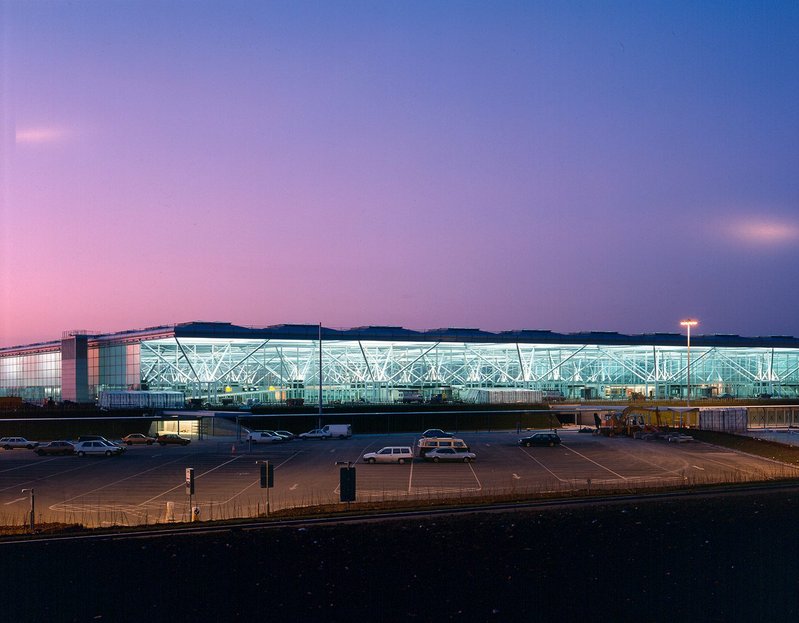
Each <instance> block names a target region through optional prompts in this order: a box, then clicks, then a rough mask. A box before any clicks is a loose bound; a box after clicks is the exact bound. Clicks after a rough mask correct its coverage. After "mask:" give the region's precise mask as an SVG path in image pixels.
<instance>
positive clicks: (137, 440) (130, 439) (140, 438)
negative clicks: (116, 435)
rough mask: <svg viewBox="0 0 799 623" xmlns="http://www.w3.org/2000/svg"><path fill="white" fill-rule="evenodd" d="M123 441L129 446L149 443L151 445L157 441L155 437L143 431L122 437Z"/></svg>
mask: <svg viewBox="0 0 799 623" xmlns="http://www.w3.org/2000/svg"><path fill="white" fill-rule="evenodd" d="M122 441H124V442H125V443H126V444H127V445H129V446H132V445H134V444H147V445H148V446H151V445H153V444H154V443H155V437H150V436H148V435H144V434H142V433H131V434H130V435H125V436H124V437H123V438H122Z"/></svg>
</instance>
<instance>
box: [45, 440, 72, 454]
mask: <svg viewBox="0 0 799 623" xmlns="http://www.w3.org/2000/svg"><path fill="white" fill-rule="evenodd" d="M36 454H38V455H39V456H45V455H48V454H75V446H73V445H72V444H71V443H69V442H68V441H51V442H50V443H46V444H44V445H41V446H39V447H38V448H36Z"/></svg>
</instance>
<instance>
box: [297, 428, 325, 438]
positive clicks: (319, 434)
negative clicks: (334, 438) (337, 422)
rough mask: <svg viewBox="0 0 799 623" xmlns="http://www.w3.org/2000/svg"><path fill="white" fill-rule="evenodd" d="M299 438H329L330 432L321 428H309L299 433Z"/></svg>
mask: <svg viewBox="0 0 799 623" xmlns="http://www.w3.org/2000/svg"><path fill="white" fill-rule="evenodd" d="M298 436H299V438H300V439H329V438H330V434H329V433H328V432H327V431H324V430H322V429H321V428H314V429H313V430H309V431H308V432H307V433H300V434H299V435H298Z"/></svg>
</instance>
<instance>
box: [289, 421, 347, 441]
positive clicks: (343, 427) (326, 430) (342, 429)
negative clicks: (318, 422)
mask: <svg viewBox="0 0 799 623" xmlns="http://www.w3.org/2000/svg"><path fill="white" fill-rule="evenodd" d="M299 437H300V439H332V438H333V437H338V438H339V439H348V438H350V437H352V426H350V425H349V424H328V425H327V426H323V427H322V428H315V429H313V430H311V431H308V432H307V433H301V434H300V436H299Z"/></svg>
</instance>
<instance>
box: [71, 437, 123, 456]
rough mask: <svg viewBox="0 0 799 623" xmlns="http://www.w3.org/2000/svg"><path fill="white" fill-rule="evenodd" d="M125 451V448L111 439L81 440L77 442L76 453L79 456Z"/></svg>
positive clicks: (116, 453) (104, 454)
mask: <svg viewBox="0 0 799 623" xmlns="http://www.w3.org/2000/svg"><path fill="white" fill-rule="evenodd" d="M124 451H125V450H124V448H122V447H121V446H118V445H116V444H113V443H111V442H110V441H99V440H98V441H79V442H78V443H77V444H75V454H77V455H78V456H91V455H97V456H115V455H118V454H122V453H123V452H124Z"/></svg>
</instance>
